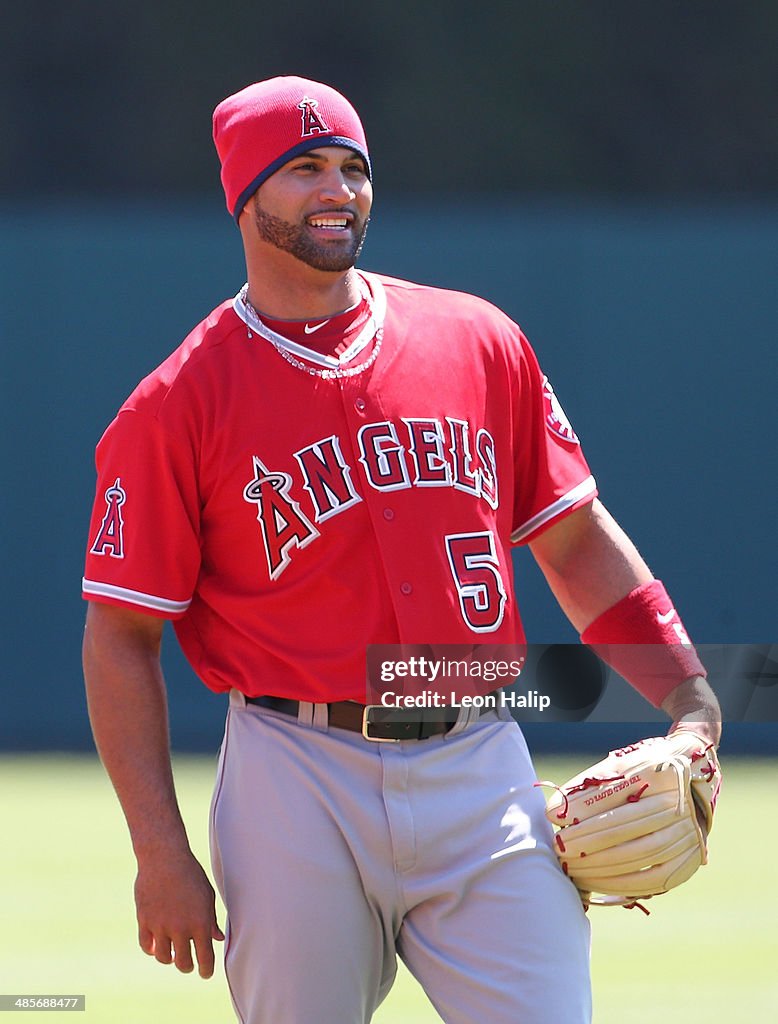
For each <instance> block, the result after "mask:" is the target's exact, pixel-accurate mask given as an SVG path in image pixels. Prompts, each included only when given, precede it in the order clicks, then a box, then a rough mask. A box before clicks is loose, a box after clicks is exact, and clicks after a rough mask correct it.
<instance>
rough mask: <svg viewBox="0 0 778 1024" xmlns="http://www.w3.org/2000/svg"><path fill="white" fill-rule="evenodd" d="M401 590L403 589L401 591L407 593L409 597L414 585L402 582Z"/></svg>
mask: <svg viewBox="0 0 778 1024" xmlns="http://www.w3.org/2000/svg"><path fill="white" fill-rule="evenodd" d="M400 591H401V593H403V594H405V596H406V597H407V596H408V595H409V594H412V593H413V586H412V585H411V584H410V583H408V582H405V583H401V584H400Z"/></svg>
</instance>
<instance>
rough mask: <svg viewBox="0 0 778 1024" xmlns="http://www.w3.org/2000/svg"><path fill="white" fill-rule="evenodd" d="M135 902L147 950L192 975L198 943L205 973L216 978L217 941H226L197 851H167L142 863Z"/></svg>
mask: <svg viewBox="0 0 778 1024" xmlns="http://www.w3.org/2000/svg"><path fill="white" fill-rule="evenodd" d="M135 906H136V910H137V915H138V941H139V943H140V947H141V949H142V950H143V952H144V953H147V954H148V955H149V956H153V957H156V959H157V960H158V961H159V962H160V963H161V964H170V963H175V965H176V967H177V968H178V970H179V971H182V972H183V973H184V974H188V973H189V972H190V971H192V970H193V969H194V961H193V959H192V948H191V943H194V951H195V956H196V959H197V964H198V970H199V974H200V977H201V978H210V977H211V975H212V974H213V968H214V951H213V943H214V941H218V942H221V941H223V940H224V934H223V932H222V931H221V929H220V928H219V925H218V924H217V921H216V896H215V893H214V891H213V886H212V885H211V883H210V882H209V881H208V878H207V876H206V874H205V872H204V871H203V869H202V867H201V866H200V864H199V863H198V861H197V860H196V859H195V857H194V856H193V855H192V854H191V852H189V851H188V850H187V851H185V852H181V853H176V854H174V855H171V854H170V852H169V851H167V850H166V851H165V852H164V853H157V854H156V855H155V856H154V857H152V858H146V859H144V860H143V861H139V863H138V876H137V878H136V879H135Z"/></svg>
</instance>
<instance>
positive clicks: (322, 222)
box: [311, 217, 348, 228]
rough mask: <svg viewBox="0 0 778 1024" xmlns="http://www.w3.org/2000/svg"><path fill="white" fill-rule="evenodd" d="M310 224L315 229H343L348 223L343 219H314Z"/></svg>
mask: <svg viewBox="0 0 778 1024" xmlns="http://www.w3.org/2000/svg"><path fill="white" fill-rule="evenodd" d="M311 224H312V225H313V226H314V227H315V228H345V227H346V225H347V224H348V221H347V220H346V218H345V217H316V218H314V219H312V220H311Z"/></svg>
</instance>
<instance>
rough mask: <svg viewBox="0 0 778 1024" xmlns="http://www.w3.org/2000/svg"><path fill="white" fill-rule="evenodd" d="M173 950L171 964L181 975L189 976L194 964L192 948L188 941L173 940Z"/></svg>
mask: <svg viewBox="0 0 778 1024" xmlns="http://www.w3.org/2000/svg"><path fill="white" fill-rule="evenodd" d="M173 948H174V950H175V955H174V957H173V962H174V963H175V965H176V967H177V968H178V970H179V971H181V973H182V974H191V972H192V971H193V970H194V963H193V962H192V947H191V946H190V944H189V939H181V940H180V941H177V940H174V942H173Z"/></svg>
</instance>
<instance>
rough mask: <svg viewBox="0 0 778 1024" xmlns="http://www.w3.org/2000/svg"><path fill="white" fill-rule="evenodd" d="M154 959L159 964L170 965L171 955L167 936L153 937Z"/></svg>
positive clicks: (171, 961)
mask: <svg viewBox="0 0 778 1024" xmlns="http://www.w3.org/2000/svg"><path fill="white" fill-rule="evenodd" d="M153 954H154V958H155V959H156V960H158V961H159V963H161V964H172V963H173V953H172V951H171V948H170V939H169V938H168V936H167V935H161V936H158V935H155V936H154V945H153Z"/></svg>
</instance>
